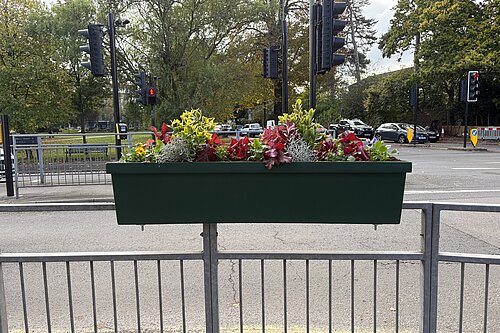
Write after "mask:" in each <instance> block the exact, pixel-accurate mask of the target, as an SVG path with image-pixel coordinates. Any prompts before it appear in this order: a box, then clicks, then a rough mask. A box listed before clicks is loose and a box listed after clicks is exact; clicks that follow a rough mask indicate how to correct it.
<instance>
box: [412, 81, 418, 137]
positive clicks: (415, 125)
mask: <svg viewBox="0 0 500 333" xmlns="http://www.w3.org/2000/svg"><path fill="white" fill-rule="evenodd" d="M415 96H416V98H415V105H414V106H413V145H414V146H416V145H417V111H418V83H417V84H415Z"/></svg>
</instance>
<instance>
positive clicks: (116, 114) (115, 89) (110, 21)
mask: <svg viewBox="0 0 500 333" xmlns="http://www.w3.org/2000/svg"><path fill="white" fill-rule="evenodd" d="M108 31H109V48H110V54H111V81H112V85H113V110H114V117H115V127H116V124H118V123H119V122H120V104H119V103H120V102H119V99H118V74H117V70H116V45H115V19H114V17H113V13H111V12H109V14H108ZM115 144H116V159H117V160H119V159H120V158H121V156H122V149H121V144H122V143H121V139H120V136H119V135H115Z"/></svg>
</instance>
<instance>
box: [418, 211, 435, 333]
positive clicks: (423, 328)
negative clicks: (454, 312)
mask: <svg viewBox="0 0 500 333" xmlns="http://www.w3.org/2000/svg"><path fill="white" fill-rule="evenodd" d="M432 212H433V205H432V204H428V205H427V207H426V208H425V209H422V214H421V216H422V222H421V235H422V239H421V251H422V253H423V255H424V260H423V261H422V262H421V270H420V299H421V303H420V304H421V307H422V308H421V317H420V332H421V333H429V332H430V331H429V318H430V317H431V300H432V297H431V293H430V292H431V283H432V281H431V276H432V269H431V267H432V225H433V220H432V217H433V215H432Z"/></svg>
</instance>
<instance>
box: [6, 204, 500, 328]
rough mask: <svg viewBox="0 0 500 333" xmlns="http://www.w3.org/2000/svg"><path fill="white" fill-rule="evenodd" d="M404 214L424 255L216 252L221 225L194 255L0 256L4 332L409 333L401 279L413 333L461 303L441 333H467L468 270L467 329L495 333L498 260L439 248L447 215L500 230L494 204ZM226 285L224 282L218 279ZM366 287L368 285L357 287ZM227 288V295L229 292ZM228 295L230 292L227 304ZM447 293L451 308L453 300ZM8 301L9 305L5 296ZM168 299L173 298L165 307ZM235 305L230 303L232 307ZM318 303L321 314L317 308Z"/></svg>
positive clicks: (210, 228) (87, 207)
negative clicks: (413, 218) (470, 283)
mask: <svg viewBox="0 0 500 333" xmlns="http://www.w3.org/2000/svg"><path fill="white" fill-rule="evenodd" d="M113 209H114V206H113V205H112V204H94V203H92V204H45V205H40V204H39V205H3V206H0V211H3V212H6V211H8V212H10V213H13V212H29V211H31V212H33V211H95V210H113ZM404 209H405V211H408V210H418V211H420V212H421V217H422V219H421V235H420V236H421V241H422V244H421V251H417V252H411V251H397V252H394V251H362V252H360V251H357V252H298V251H295V252H281V251H274V252H273V251H268V252H246V251H243V252H242V251H220V250H219V248H218V242H217V237H218V234H217V225H216V224H205V225H203V234H202V236H203V248H202V249H201V250H200V251H190V252H180V253H171V252H110V253H3V254H0V329H1V330H0V331H1V332H8V328H9V326H8V323H7V318H14V319H15V320H13V322H15V323H18V322H22V326H21V327H18V326H14V327H12V328H11V329H16V330H18V329H21V330H22V329H24V331H25V332H31V331H33V330H35V331H36V329H38V330H40V326H42V327H43V328H42V331H43V330H44V329H46V331H47V332H51V331H53V330H54V331H55V330H56V329H61V327H65V329H66V330H69V331H70V332H86V331H92V332H98V331H100V330H101V329H103V328H102V327H103V326H105V327H107V329H108V330H109V331H113V332H120V331H121V330H124V331H126V330H127V329H130V328H131V327H135V329H136V330H137V331H138V332H141V331H146V330H148V329H152V328H151V327H153V328H154V329H155V330H156V331H159V332H164V331H172V330H173V331H182V332H188V331H193V330H203V327H198V326H197V327H193V325H194V324H193V323H194V322H198V321H197V318H198V317H199V314H200V313H205V316H204V317H205V318H204V320H205V327H204V330H205V331H206V332H210V333H212V332H213V333H218V332H220V331H221V330H225V329H226V330H227V327H228V326H229V327H232V326H234V327H236V330H237V331H240V332H244V331H245V332H248V331H250V332H253V331H255V327H257V330H259V331H262V332H265V331H266V330H271V329H272V328H274V329H276V327H277V329H278V330H279V331H283V332H287V331H288V330H290V331H292V330H293V327H295V326H296V325H300V324H299V322H300V321H299V320H298V319H297V318H300V319H303V324H302V325H301V329H302V330H305V331H306V332H311V331H314V330H316V329H318V328H319V329H324V330H325V331H329V332H332V331H334V330H342V331H344V330H345V331H351V332H358V331H363V332H364V330H366V329H367V327H369V328H368V330H369V331H373V332H377V331H382V332H383V331H385V330H387V329H388V325H389V326H390V327H389V331H395V332H400V331H401V332H403V331H404V332H406V331H408V327H407V325H402V324H401V315H402V311H401V309H402V308H404V309H406V310H405V311H404V313H408V312H412V311H414V310H412V307H411V306H409V305H408V304H407V302H411V300H409V299H408V298H407V297H406V294H407V293H410V292H411V288H409V289H408V287H407V286H406V287H405V286H404V285H403V284H402V282H401V281H402V280H404V281H407V282H406V283H408V280H409V281H411V282H412V283H415V284H416V285H419V286H420V287H419V288H418V289H419V295H418V297H417V301H416V302H417V303H418V304H419V308H420V310H419V311H417V312H419V314H418V315H415V318H414V319H415V320H418V322H419V328H416V329H415V328H414V329H412V330H409V331H412V332H413V331H416V330H417V329H418V330H419V331H420V332H437V331H439V330H438V323H439V321H438V314H439V311H440V310H441V309H442V308H443V307H449V306H450V304H452V303H453V304H455V303H458V306H457V312H456V314H457V320H456V322H455V321H453V322H452V323H451V324H448V325H451V327H445V329H444V331H445V332H448V331H453V332H463V331H471V329H470V328H469V329H468V330H465V328H464V323H466V324H467V322H466V321H465V320H464V316H465V314H464V313H465V312H466V311H471V310H470V307H467V302H466V300H467V290H466V286H467V283H466V274H465V273H466V272H467V271H469V270H470V271H474V270H476V273H475V275H474V279H475V281H476V282H475V284H476V285H477V284H479V282H477V281H482V282H481V283H483V284H484V286H483V287H482V288H480V290H479V291H476V290H475V289H474V295H472V296H473V297H472V296H471V295H469V297H470V298H472V300H473V301H474V303H473V307H474V308H477V309H481V311H480V312H481V313H480V315H477V316H475V319H476V321H477V320H480V321H481V322H480V323H477V322H475V323H474V324H473V325H472V327H474V329H473V330H472V331H475V332H479V331H482V332H494V331H495V330H498V329H499V327H500V322H497V321H498V316H497V315H495V314H498V311H500V307H499V301H500V299H499V297H500V296H499V295H500V287H499V286H498V283H497V282H496V281H495V279H491V274H492V266H497V267H498V266H499V265H500V255H499V254H472V253H451V252H441V251H440V250H439V249H440V233H441V231H440V225H441V218H442V213H443V212H448V213H450V212H451V213H452V212H467V213H472V212H475V213H478V212H482V213H490V214H493V216H494V218H493V219H492V221H496V222H500V220H499V219H498V218H497V216H498V213H500V206H499V205H462V204H440V203H439V204H438V203H411V202H410V203H404ZM411 263H417V264H419V265H418V266H417V267H420V268H419V269H416V270H412V271H411V274H408V272H406V273H405V274H404V275H403V276H402V273H401V271H402V269H401V267H402V266H403V265H405V266H406V265H409V266H411ZM449 263H457V264H458V265H460V273H459V274H457V275H459V276H460V277H459V278H458V279H457V280H456V281H458V283H456V284H457V286H456V287H458V289H457V290H458V292H457V290H454V289H452V290H451V291H447V292H444V291H442V290H446V289H447V288H448V284H451V283H452V282H453V281H455V280H454V279H452V280H450V279H449V277H447V278H446V279H445V281H443V280H442V278H441V276H440V269H441V270H444V269H449V268H448V267H447V266H448V265H449ZM440 264H441V265H440ZM124 265H125V266H124ZM126 265H128V266H126ZM367 265H368V266H370V267H371V272H372V273H371V274H366V272H369V271H370V269H369V268H368V269H367ZM443 265H444V266H443ZM477 265H481V267H484V274H483V273H481V272H477V269H474V267H476V266H477ZM117 266H119V269H118V267H117ZM473 266H474V267H473ZM467 267H469V268H467ZM476 268H477V267H476ZM358 269H363V271H362V272H364V273H365V274H363V275H362V276H360V275H359V273H357V270H358ZM186 270H188V272H189V274H187V273H186ZM173 272H177V273H175V274H174V273H173ZM321 272H326V273H325V274H323V275H322V274H320V273H321ZM496 273H498V272H496ZM247 275H248V276H249V278H247ZM36 276H38V278H35V277H36ZM103 276H104V277H103ZM186 276H187V277H189V279H187V278H186ZM222 276H229V278H227V279H221V277H222ZM478 276H479V277H480V278H478ZM481 276H482V278H481ZM98 277H100V278H102V279H99V281H102V280H108V277H109V280H108V281H109V283H106V284H105V285H104V286H103V285H101V284H98V283H97V282H96V281H97V280H98ZM16 280H17V281H18V282H17V283H16V282H15V281H16ZM28 280H29V281H28ZM193 280H194V281H193ZM196 281H197V282H198V283H196ZM236 281H237V282H236ZM276 281H278V282H276ZM280 281H281V282H280ZM362 281H365V282H364V284H362V288H361V289H360V286H359V284H361V283H362ZM444 282H445V283H444ZM118 284H121V285H122V289H120V290H122V291H123V288H124V287H123V284H125V285H128V286H129V287H125V290H128V293H127V294H128V296H131V298H130V297H129V298H126V297H125V298H124V297H123V295H122V296H121V297H122V298H120V297H119V293H118V292H117V289H118ZM226 284H230V287H229V288H225V287H224V286H225V285H226ZM388 284H389V285H392V287H390V288H389V289H390V290H393V292H388V291H387V287H383V286H387V285H388ZM366 285H370V286H371V287H370V288H371V290H364V289H365V288H366ZM89 287H90V290H88V288H89ZM476 287H477V286H476ZM85 290H86V292H85ZM227 290H229V291H230V293H231V295H230V296H229V301H228V299H227V298H228V297H227V295H226V294H227ZM402 290H404V291H402ZM223 291H224V295H221V292H223ZM455 292H456V295H457V298H453V297H452V296H453V294H455ZM7 294H9V295H10V296H12V295H14V297H9V298H7V297H6V295H7ZM448 294H449V295H448ZM104 295H107V296H108V297H104ZM166 295H169V296H170V297H169V298H168V299H166ZM438 295H439V298H440V299H438ZM450 295H451V296H450ZM445 296H449V297H448V298H447V297H445ZM450 297H451V298H450ZM7 299H9V300H10V301H9V302H8V301H7ZM202 299H203V300H202ZM231 299H232V300H233V302H232V303H233V304H231V306H229V307H228V306H227V304H228V303H231ZM457 299H458V301H457ZM13 300H18V302H16V301H13ZM36 300H39V301H40V302H41V303H40V302H39V303H36V302H35V301H36ZM167 301H168V304H167ZM318 302H319V303H321V304H322V305H323V306H321V307H318ZM443 302H444V303H443ZM13 303H14V304H13ZM368 303H371V309H370V308H369V307H367V304H368ZM233 305H234V306H233ZM35 307H43V308H44V311H42V313H43V314H44V319H43V320H42V319H41V318H40V313H39V312H40V311H37V313H36V315H34V317H33V316H32V315H31V314H32V313H31V312H33V311H32V310H33V308H35ZM77 307H78V309H77ZM125 307H126V309H125V310H124V308H125ZM388 307H390V308H391V310H390V311H389V314H388V313H387V311H383V310H382V309H386V308H388ZM82 308H85V309H86V310H87V311H86V312H85V311H83V310H82ZM131 309H133V310H131ZM173 309H176V311H173ZM477 309H476V312H477ZM30 310H31V312H30ZM197 314H198V315H197ZM82 317H84V318H89V320H87V322H86V324H82V323H81V320H80V322H79V323H78V324H77V323H76V322H75V320H76V318H82ZM193 317H194V319H193ZM447 317H449V316H447ZM481 317H482V318H481ZM90 319H91V320H90ZM200 319H201V318H200ZM445 319H446V318H445ZM448 319H449V318H448ZM492 320H496V321H495V323H494V325H495V326H493V327H494V328H493V329H490V327H491V326H492V323H491V321H492ZM43 321H45V324H43ZM367 321H369V322H370V324H367ZM103 323H106V324H105V325H104V324H103ZM221 323H222V324H223V325H222V329H221ZM387 323H389V324H387ZM54 326H56V327H55V328H54ZM275 326H276V327H275ZM229 331H231V330H229Z"/></svg>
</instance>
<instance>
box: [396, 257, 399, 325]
mask: <svg viewBox="0 0 500 333" xmlns="http://www.w3.org/2000/svg"><path fill="white" fill-rule="evenodd" d="M396 333H399V260H396Z"/></svg>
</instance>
